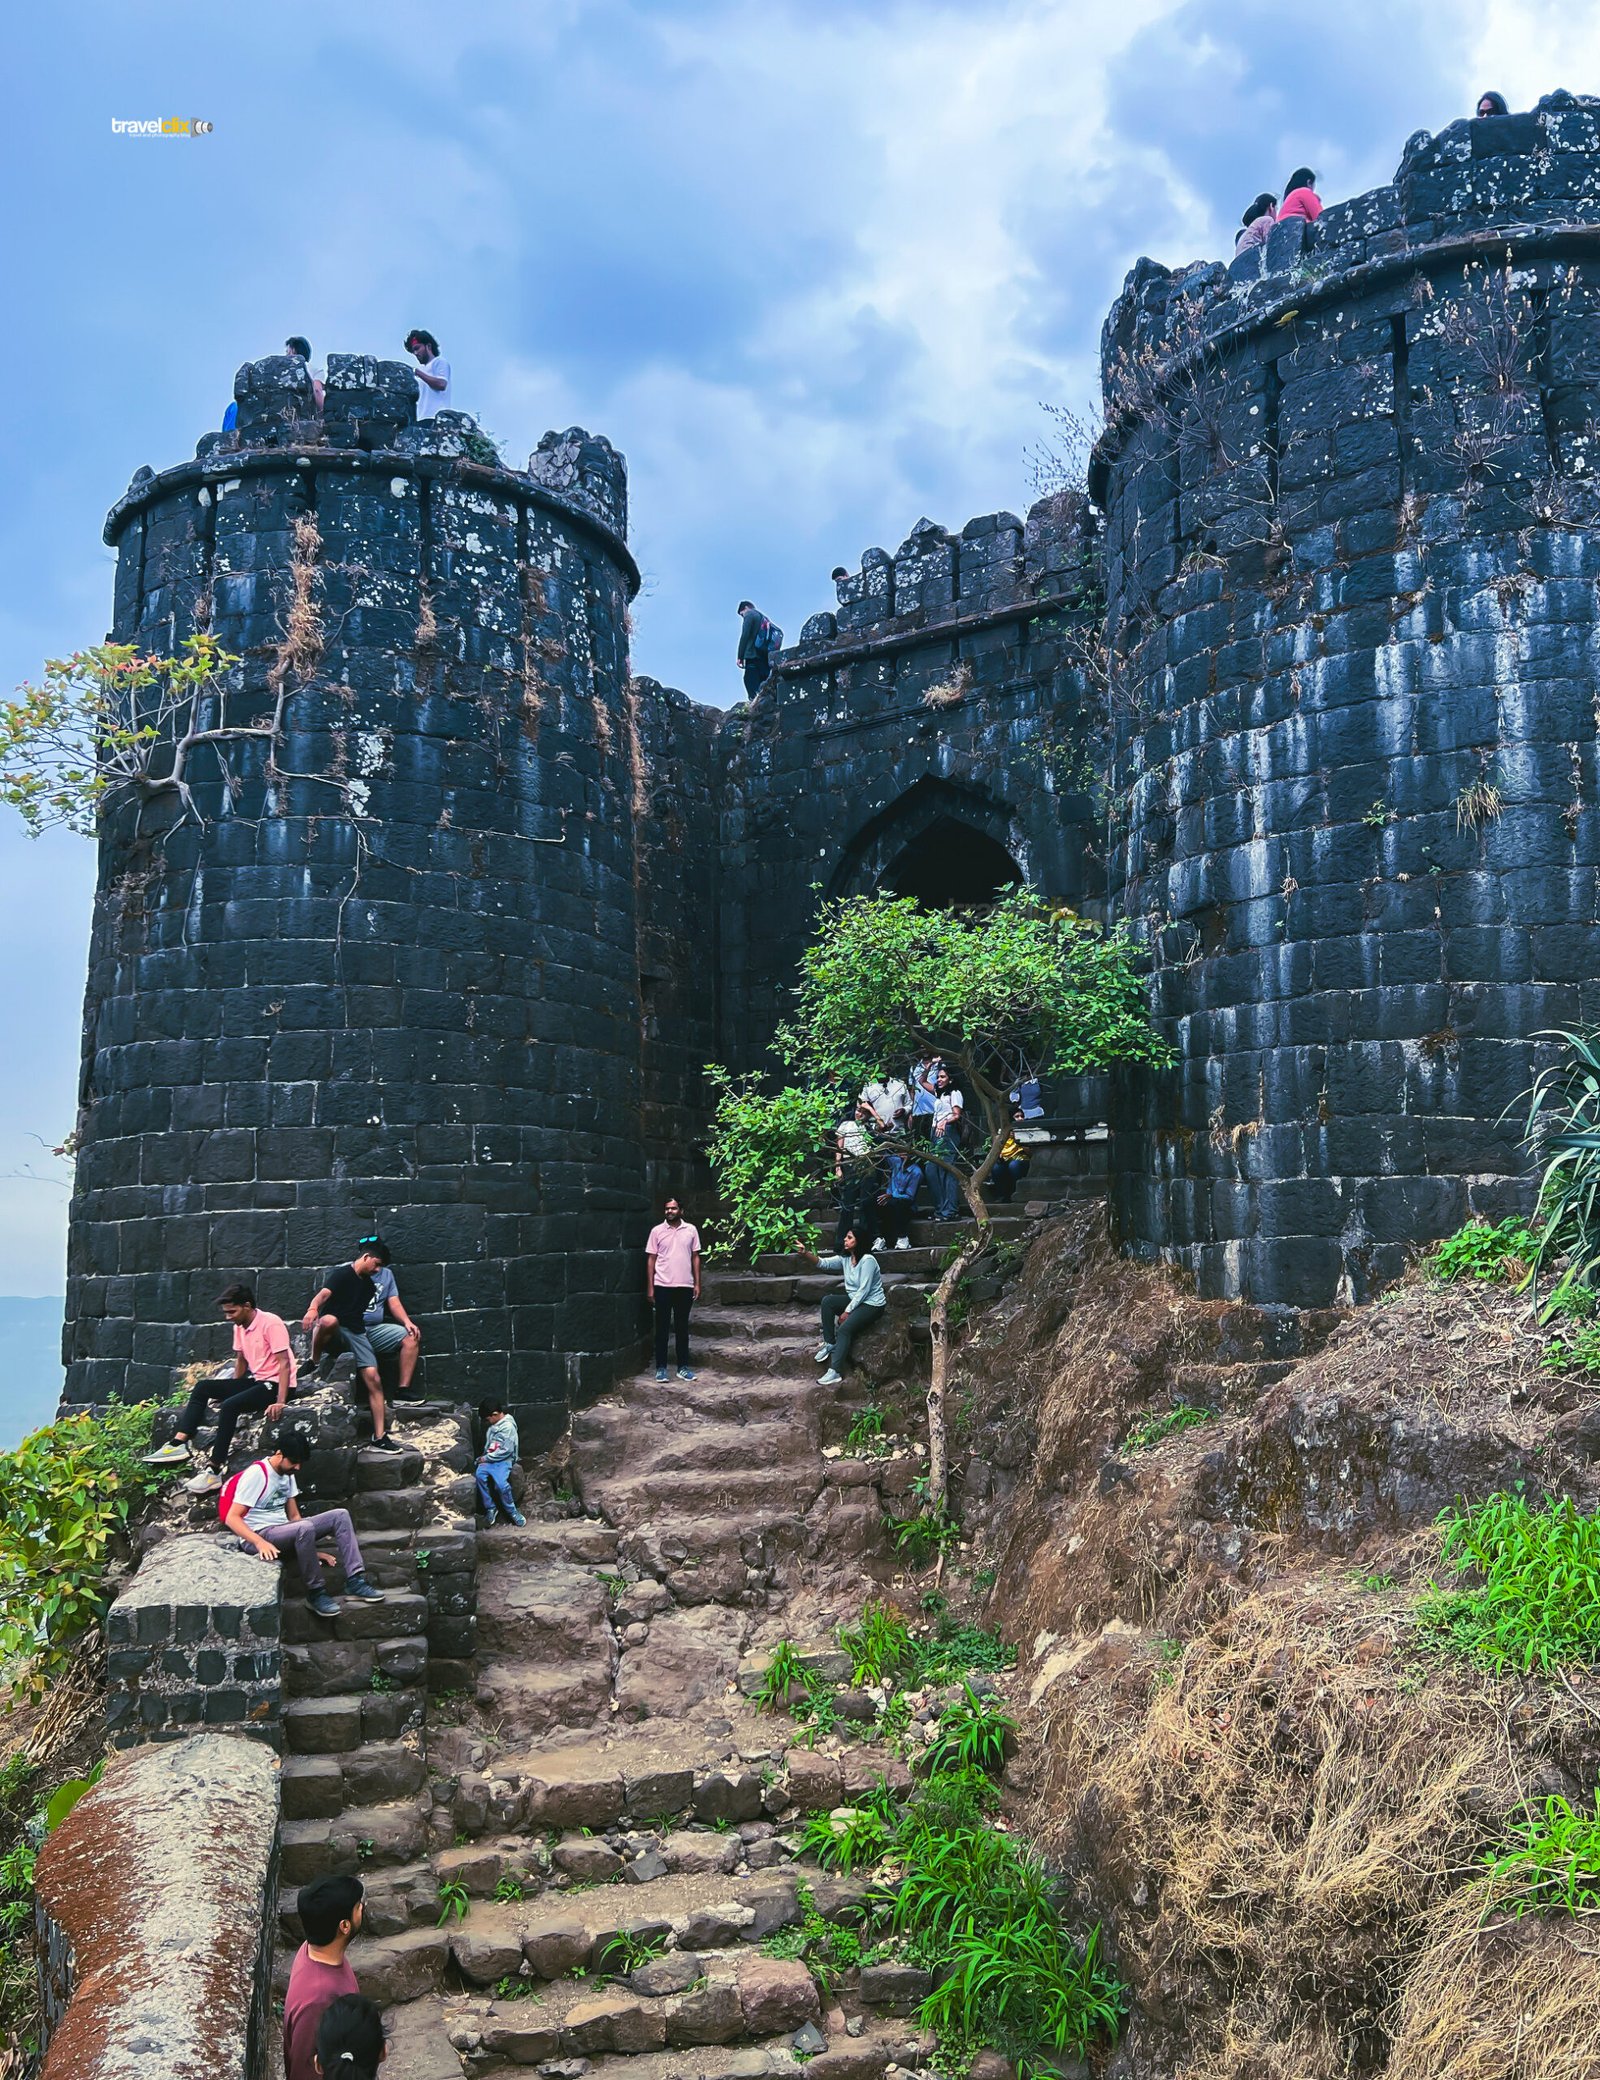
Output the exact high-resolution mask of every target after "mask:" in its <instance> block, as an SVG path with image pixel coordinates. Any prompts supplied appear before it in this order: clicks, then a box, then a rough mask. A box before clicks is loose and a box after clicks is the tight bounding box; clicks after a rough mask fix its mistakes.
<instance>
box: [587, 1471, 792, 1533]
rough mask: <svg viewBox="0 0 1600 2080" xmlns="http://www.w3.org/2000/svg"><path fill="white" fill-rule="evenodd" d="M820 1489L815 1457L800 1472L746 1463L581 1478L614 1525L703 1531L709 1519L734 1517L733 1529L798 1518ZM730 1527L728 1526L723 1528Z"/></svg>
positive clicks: (592, 1497) (591, 1495) (589, 1498)
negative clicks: (710, 1469) (686, 1526)
mask: <svg viewBox="0 0 1600 2080" xmlns="http://www.w3.org/2000/svg"><path fill="white" fill-rule="evenodd" d="M822 1485H823V1468H822V1460H821V1458H820V1456H819V1457H818V1458H817V1460H816V1461H815V1465H814V1467H813V1466H807V1467H805V1468H804V1477H803V1478H801V1476H800V1472H799V1471H798V1470H797V1469H796V1468H794V1467H782V1466H780V1467H776V1468H770V1467H761V1466H752V1465H749V1464H746V1465H745V1466H744V1467H742V1468H732V1467H730V1468H728V1469H726V1470H725V1471H719V1472H713V1473H704V1472H693V1471H689V1472H682V1473H659V1474H656V1473H647V1474H643V1475H630V1474H616V1475H612V1476H610V1477H603V1476H602V1477H599V1478H596V1479H592V1480H591V1479H586V1480H585V1481H584V1496H585V1499H586V1500H588V1501H592V1502H593V1503H594V1504H595V1505H596V1506H597V1507H598V1508H599V1509H600V1510H602V1511H603V1512H604V1514H605V1515H606V1516H607V1517H608V1518H609V1519H610V1520H611V1521H612V1522H613V1523H616V1524H623V1525H627V1524H636V1523H638V1522H640V1521H641V1520H643V1519H648V1520H650V1521H651V1522H652V1523H654V1524H656V1525H657V1526H665V1525H668V1524H674V1523H679V1522H684V1523H689V1524H693V1525H695V1526H698V1527H703V1526H704V1525H705V1523H706V1520H707V1519H708V1518H712V1517H723V1518H727V1519H730V1520H733V1519H737V1523H738V1528H740V1529H741V1530H745V1531H748V1530H752V1529H755V1528H757V1527H759V1526H761V1525H764V1524H771V1523H773V1522H776V1521H779V1520H784V1519H792V1518H796V1517H802V1516H804V1515H805V1513H806V1511H807V1510H808V1509H809V1508H810V1507H811V1505H812V1503H813V1502H815V1501H816V1499H817V1496H818V1495H819V1494H820V1493H821V1490H822ZM726 1528H728V1529H732V1528H734V1527H733V1525H732V1523H731V1522H730V1524H729V1525H728V1526H727V1527H726Z"/></svg>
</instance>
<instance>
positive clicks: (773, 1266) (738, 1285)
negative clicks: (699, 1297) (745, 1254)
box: [689, 1257, 934, 1337]
mask: <svg viewBox="0 0 1600 2080" xmlns="http://www.w3.org/2000/svg"><path fill="white" fill-rule="evenodd" d="M883 1283H884V1286H885V1287H886V1288H887V1289H888V1290H889V1291H890V1292H893V1291H894V1290H895V1289H896V1288H897V1287H900V1286H904V1287H905V1288H906V1289H907V1291H909V1292H912V1293H925V1292H927V1291H928V1289H929V1288H930V1286H931V1285H932V1284H933V1283H934V1281H933V1280H932V1279H930V1278H928V1277H925V1276H919V1275H917V1274H914V1273H906V1272H900V1271H886V1272H885V1273H884V1275H883ZM839 1284H840V1280H839V1279H838V1277H837V1276H836V1275H834V1274H833V1273H831V1272H827V1271H808V1270H807V1269H806V1268H805V1259H804V1258H803V1257H774V1258H772V1259H770V1260H767V1259H763V1260H762V1263H761V1267H760V1268H758V1269H757V1270H755V1271H745V1272H740V1273H738V1274H737V1275H735V1274H732V1273H730V1274H729V1275H728V1286H727V1287H726V1288H725V1289H724V1292H725V1294H726V1300H725V1302H724V1300H723V1299H722V1298H721V1297H719V1302H718V1304H719V1305H722V1304H727V1305H729V1306H734V1305H737V1306H740V1307H784V1308H794V1309H804V1311H805V1313H806V1316H807V1318H808V1319H809V1320H810V1321H812V1322H815V1321H816V1319H817V1309H818V1308H819V1307H820V1306H821V1304H822V1296H823V1294H824V1293H830V1292H833V1291H834V1290H835V1289H836V1288H837V1287H838V1286H839ZM689 1333H690V1336H691V1337H692V1336H693V1334H694V1317H693V1315H691V1316H690V1317H689Z"/></svg>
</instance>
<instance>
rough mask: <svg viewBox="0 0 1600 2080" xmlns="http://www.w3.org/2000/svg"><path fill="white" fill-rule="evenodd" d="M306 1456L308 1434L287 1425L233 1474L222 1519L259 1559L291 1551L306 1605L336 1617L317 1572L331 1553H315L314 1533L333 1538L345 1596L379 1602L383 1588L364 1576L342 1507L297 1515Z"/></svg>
mask: <svg viewBox="0 0 1600 2080" xmlns="http://www.w3.org/2000/svg"><path fill="white" fill-rule="evenodd" d="M310 1457H311V1440H310V1438H309V1437H307V1435H306V1433H305V1432H304V1431H303V1430H300V1429H296V1428H295V1427H294V1426H293V1425H291V1426H290V1427H289V1428H288V1429H287V1430H285V1431H284V1432H283V1434H282V1435H281V1436H280V1437H279V1439H278V1442H277V1446H276V1448H275V1449H274V1450H273V1451H270V1452H269V1453H268V1454H267V1456H266V1457H265V1458H264V1459H257V1460H256V1461H255V1463H254V1464H253V1465H250V1466H247V1467H246V1468H245V1469H244V1471H243V1472H242V1473H239V1474H236V1475H235V1476H234V1479H233V1483H232V1487H233V1493H232V1494H231V1496H225V1497H224V1500H225V1501H226V1502H227V1505H228V1507H227V1509H226V1511H225V1512H224V1514H223V1519H222V1521H223V1523H224V1524H226V1526H227V1527H228V1529H229V1530H230V1531H231V1532H233V1533H234V1534H235V1535H236V1536H237V1537H238V1539H239V1540H240V1542H241V1543H242V1544H244V1545H247V1546H249V1547H251V1548H252V1549H253V1551H255V1552H256V1553H258V1554H259V1555H260V1557H261V1558H262V1559H263V1560H281V1559H282V1558H283V1556H284V1554H285V1553H286V1552H290V1551H292V1552H293V1554H294V1556H295V1558H296V1560H298V1561H299V1563H300V1579H301V1581H302V1582H304V1584H305V1590H306V1608H307V1609H308V1610H312V1611H315V1612H316V1614H317V1616H318V1617H319V1618H336V1617H338V1615H339V1606H338V1604H337V1603H336V1602H335V1601H334V1599H333V1598H332V1597H331V1596H330V1595H329V1594H328V1592H327V1590H326V1589H324V1588H323V1586H322V1575H321V1572H320V1570H321V1568H323V1567H332V1566H333V1564H334V1562H333V1555H332V1554H329V1553H318V1551H317V1540H318V1538H319V1537H322V1536H324V1535H326V1536H328V1537H331V1538H332V1540H333V1542H334V1545H335V1547H336V1549H337V1551H338V1556H339V1565H340V1566H341V1567H342V1568H343V1569H344V1586H345V1594H346V1595H347V1596H356V1597H359V1598H360V1599H361V1601H362V1602H363V1603H382V1601H383V1591H382V1590H381V1589H374V1588H373V1586H372V1584H371V1583H370V1582H369V1581H368V1580H367V1577H366V1571H365V1568H364V1567H363V1565H362V1560H361V1548H360V1546H359V1545H358V1544H357V1543H356V1531H355V1526H354V1525H353V1524H352V1523H351V1521H350V1512H349V1511H348V1510H347V1509H325V1510H320V1511H319V1512H318V1513H317V1515H316V1516H314V1517H303V1516H301V1514H300V1504H299V1502H298V1501H297V1500H296V1497H297V1496H298V1494H299V1486H298V1483H297V1482H296V1480H295V1475H296V1474H297V1473H298V1472H300V1470H301V1468H302V1467H303V1466H304V1465H305V1463H306V1461H307V1460H308V1459H309V1458H310Z"/></svg>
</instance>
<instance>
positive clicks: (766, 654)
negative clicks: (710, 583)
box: [734, 599, 783, 700]
mask: <svg viewBox="0 0 1600 2080" xmlns="http://www.w3.org/2000/svg"><path fill="white" fill-rule="evenodd" d="M782 648H783V630H782V629H781V628H778V627H777V626H776V625H775V624H774V623H773V622H771V621H769V620H768V619H767V617H766V615H765V614H763V613H762V611H761V609H760V608H759V607H757V606H752V605H751V603H750V601H749V600H747V599H742V600H740V602H739V650H738V655H737V656H736V657H735V659H734V662H735V663H736V664H737V665H739V666H740V668H741V669H742V670H743V672H744V690H745V695H746V697H747V698H748V699H750V700H754V699H755V697H756V695H757V694H758V693H759V692H760V691H761V689H762V687H763V686H765V684H766V683H767V679H768V676H769V675H770V673H771V671H772V660H773V658H774V656H775V655H776V654H777V652H778V651H779V650H781V649H782Z"/></svg>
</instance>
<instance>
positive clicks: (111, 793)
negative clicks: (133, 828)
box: [0, 635, 265, 837]
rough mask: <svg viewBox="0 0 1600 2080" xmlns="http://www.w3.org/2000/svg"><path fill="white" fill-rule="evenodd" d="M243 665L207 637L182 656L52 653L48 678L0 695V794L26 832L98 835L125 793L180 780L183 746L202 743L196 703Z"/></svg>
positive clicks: (111, 649)
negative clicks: (105, 812)
mask: <svg viewBox="0 0 1600 2080" xmlns="http://www.w3.org/2000/svg"><path fill="white" fill-rule="evenodd" d="M238 663H239V659H238V658H237V657H233V656H231V655H229V653H228V652H226V651H225V650H223V649H222V647H221V646H220V645H219V644H218V643H217V641H216V640H215V638H214V637H212V636H208V635H195V636H191V637H190V638H189V640H188V641H187V642H186V643H185V644H184V647H183V649H182V651H181V652H180V653H179V654H178V655H177V656H176V657H160V656H156V655H154V654H146V653H145V652H143V651H141V650H140V649H139V648H138V646H137V645H136V644H134V643H101V644H99V645H98V646H97V647H95V648H94V649H91V650H80V651H77V652H75V653H74V655H72V656H71V657H52V658H50V659H48V660H47V661H46V664H45V668H44V680H43V682H42V684H40V685H38V686H32V685H27V686H20V687H18V689H17V692H16V696H15V698H13V699H11V700H0V801H3V802H6V803H9V805H10V806H11V807H12V808H13V809H15V810H16V811H17V813H18V815H19V816H20V817H21V818H22V820H23V823H24V824H25V825H26V826H27V830H28V834H29V836H30V837H37V836H38V835H39V833H40V832H41V831H46V830H50V829H53V828H55V827H56V826H58V825H60V826H64V827H65V828H66V829H67V830H70V831H76V832H77V833H78V834H79V835H80V836H82V837H93V836H94V833H95V830H96V827H97V824H98V821H99V817H100V814H101V811H102V809H103V808H104V807H106V806H107V805H109V804H110V803H112V802H114V801H115V800H116V799H117V798H118V797H119V796H121V795H123V794H127V793H129V792H134V791H137V792H142V793H153V792H156V791H159V790H160V789H162V788H169V787H175V786H177V785H179V783H180V782H181V778H182V758H181V755H179V748H178V747H179V746H184V747H185V748H186V747H187V745H188V744H192V743H193V742H195V741H198V739H197V738H196V735H195V731H196V716H197V713H198V711H199V708H200V707H201V706H202V705H203V704H204V703H205V702H206V701H207V698H208V697H209V696H212V695H214V694H215V693H216V691H217V689H218V687H219V685H220V683H221V681H222V680H223V679H224V678H225V677H226V675H227V674H228V673H229V672H230V671H231V670H232V669H233V667H234V666H235V665H237V664H238ZM216 734H217V733H216V732H214V731H213V732H212V733H210V739H209V740H211V741H214V740H215V736H216ZM228 734H243V732H238V731H234V732H228ZM251 734H265V732H251Z"/></svg>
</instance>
